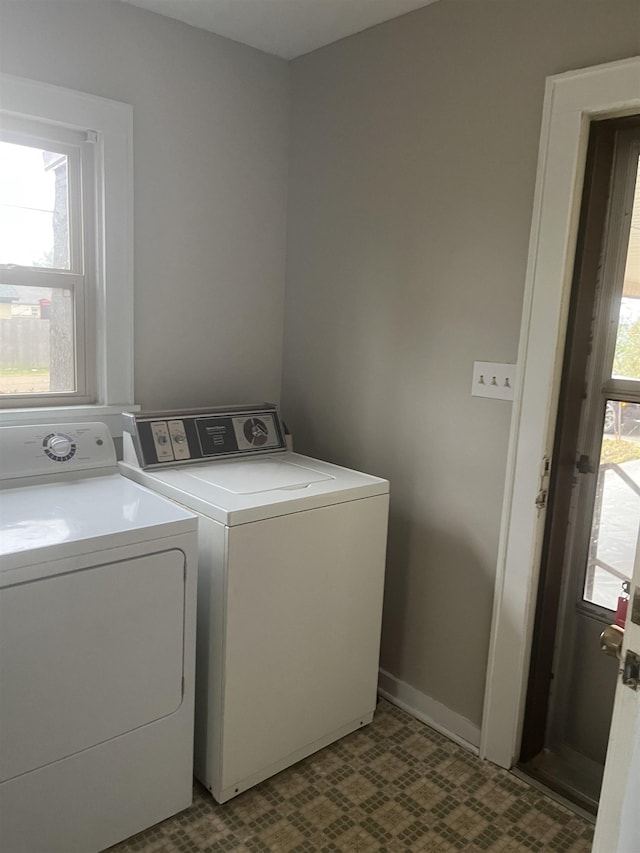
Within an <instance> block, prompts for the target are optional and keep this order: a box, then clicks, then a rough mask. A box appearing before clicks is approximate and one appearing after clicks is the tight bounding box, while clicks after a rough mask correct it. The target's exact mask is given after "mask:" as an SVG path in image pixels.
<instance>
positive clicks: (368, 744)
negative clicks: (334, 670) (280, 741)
mask: <svg viewBox="0 0 640 853" xmlns="http://www.w3.org/2000/svg"><path fill="white" fill-rule="evenodd" d="M592 835H593V827H592V825H591V824H590V823H588V822H587V821H586V820H583V819H582V818H580V817H578V816H577V815H575V814H573V813H572V812H570V811H568V810H567V809H565V808H564V807H563V806H561V805H558V804H557V803H555V802H554V801H553V800H550V799H548V798H547V797H545V796H544V795H543V794H541V793H539V792H538V791H536V790H534V789H533V788H531V787H529V786H528V785H527V784H526V783H524V782H522V781H520V780H519V779H516V778H515V777H513V776H512V775H511V774H509V773H508V772H506V771H505V770H501V769H500V768H498V767H495V766H494V765H492V764H489V763H488V762H486V761H480V760H479V759H478V758H476V757H475V756H473V755H472V754H470V753H469V752H467V751H466V750H465V749H463V748H462V747H459V746H457V745H456V744H455V743H453V742H451V741H450V740H448V739H447V738H445V737H443V736H442V735H440V734H438V733H437V732H435V731H434V730H433V729H430V728H428V727H427V726H425V725H423V724H422V723H420V722H418V721H417V720H415V719H414V718H413V717H411V716H409V715H408V714H406V713H404V712H403V711H401V710H400V709H399V708H396V707H395V706H393V705H391V704H389V703H388V702H385V701H384V700H383V701H381V702H380V703H379V705H378V708H377V711H376V714H375V718H374V721H373V723H371V725H369V726H367V727H366V728H364V729H360V730H359V731H356V732H354V733H353V734H351V735H349V736H347V737H346V738H343V739H342V740H340V741H338V743H335V744H333V745H331V746H329V747H327V748H326V749H323V750H321V751H320V752H318V753H316V754H315V755H312V756H310V757H309V758H307V759H305V760H304V761H302V762H300V763H299V764H297V765H295V766H294V767H291V768H289V769H288V770H284V771H283V772H282V773H279V774H278V775H277V776H274V777H273V778H271V779H268V780H267V781H265V782H263V783H262V784H260V785H258V786H256V787H255V788H252V789H251V790H249V791H246V792H245V793H244V794H241V795H240V796H238V797H236V798H235V799H233V800H230V801H229V802H228V803H226V804H225V805H223V806H219V805H217V804H216V803H215V802H214V801H213V800H212V799H211V797H210V795H209V794H208V792H207V791H206V790H205V789H204V788H203V787H201V786H200V785H196V788H195V791H194V802H193V805H192V806H191V808H189V809H187V810H186V811H184V812H182V813H181V814H179V815H176V816H175V817H173V818H171V819H169V820H166V821H164V822H163V823H160V824H158V825H157V826H154V827H152V828H151V829H149V830H147V831H146V832H143V833H141V834H140V835H136V836H134V837H133V838H130V839H128V841H126V842H123V843H122V844H118V845H116V846H115V847H112V848H111V849H110V853H214V851H230V853H247V852H248V851H251V853H265V851H278V853H314V851H318V853H334V851H354V853H356V852H357V853H395V851H405V853H406V851H433V853H440V851H443V853H444V851H455V850H469V851H472V850H491V851H496V853H511V851H521V850H526V851H530V850H541V851H567V853H568V851H571V852H572V853H578V851H585V853H586V851H589V850H590V849H591V838H592Z"/></svg>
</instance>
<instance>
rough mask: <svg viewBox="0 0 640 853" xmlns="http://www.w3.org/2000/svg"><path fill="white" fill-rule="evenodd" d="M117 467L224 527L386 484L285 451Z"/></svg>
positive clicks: (355, 496) (374, 491) (372, 491)
mask: <svg viewBox="0 0 640 853" xmlns="http://www.w3.org/2000/svg"><path fill="white" fill-rule="evenodd" d="M120 470H121V471H122V473H123V474H125V476H127V477H131V478H132V479H134V480H136V482H138V483H142V485H145V486H148V487H149V488H150V489H154V490H155V491H158V492H160V494H162V495H165V496H166V497H168V498H172V499H173V500H175V501H178V502H179V503H181V504H183V505H184V506H186V507H188V508H189V509H191V510H194V511H195V512H199V513H201V514H202V515H205V516H208V517H209V518H212V519H214V520H215V521H219V522H221V523H222V524H226V525H228V526H232V525H235V524H246V523H248V522H251V521H261V520H264V519H268V518H275V517H276V516H279V515H288V514H289V513H293V512H302V511H303V510H308V509H316V508H318V507H323V506H331V505H332V504H339V503H344V502H346V501H352V500H359V499H360V498H366V497H371V496H373V495H383V494H387V493H388V491H389V483H388V482H387V480H383V479H381V478H380V477H372V476H370V475H369V474H361V473H360V472H359V471H352V470H350V469H349V468H341V467H339V466H338V465H333V464H331V463H329V462H321V461H320V460H318V459H310V458H309V457H308V456H301V455H300V454H298V453H289V452H285V453H277V454H273V455H272V456H261V457H256V458H251V459H247V458H242V459H220V460H218V461H212V462H206V463H205V464H201V463H198V464H195V465H191V466H189V467H186V466H184V467H178V466H176V467H175V468H163V469H162V470H158V469H155V470H148V469H147V470H142V469H141V468H139V467H138V466H135V465H130V464H128V463H125V462H121V463H120Z"/></svg>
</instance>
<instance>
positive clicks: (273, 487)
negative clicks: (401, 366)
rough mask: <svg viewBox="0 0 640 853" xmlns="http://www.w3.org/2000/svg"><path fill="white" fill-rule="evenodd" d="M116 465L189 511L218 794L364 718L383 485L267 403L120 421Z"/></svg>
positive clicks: (206, 748)
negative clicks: (300, 433)
mask: <svg viewBox="0 0 640 853" xmlns="http://www.w3.org/2000/svg"><path fill="white" fill-rule="evenodd" d="M124 459H125V461H124V463H121V470H122V473H124V474H125V475H126V476H128V477H132V478H133V479H135V480H136V481H137V482H138V483H142V484H144V485H146V486H148V487H149V488H152V489H155V490H156V491H158V492H160V493H161V494H162V495H165V496H166V497H169V498H171V499H173V500H175V501H177V502H178V503H179V504H181V505H183V506H185V507H188V508H189V509H191V510H193V511H194V512H197V513H198V515H199V571H198V629H197V633H198V636H197V655H196V658H197V664H196V667H197V669H196V671H197V675H196V745H195V775H196V776H197V778H199V779H200V780H201V781H202V782H203V783H204V784H205V785H206V786H207V787H208V788H209V790H210V791H211V793H212V794H213V796H214V798H215V799H216V800H217V801H218V802H224V801H226V800H228V799H230V798H231V797H233V796H235V795H236V794H238V793H240V792H241V791H243V790H245V789H246V788H249V787H251V786H252V785H255V784H256V783H258V782H260V781H262V780H263V779H266V778H267V777H269V776H271V775H273V774H274V773H277V772H278V771H280V770H282V769H284V768H285V767H288V766H289V765H291V764H293V763H294V762H296V761H298V760H300V759H301V758H304V757H305V756H307V755H309V754H311V753H312V752H314V751H316V750H318V749H320V748H321V747H324V746H326V745H327V744H329V743H331V742H332V741H334V740H337V739H338V738H340V737H342V736H343V735H346V734H348V733H349V732H351V731H353V730H354V729H356V728H358V727H359V726H362V725H365V724H366V723H368V722H370V721H371V719H372V718H373V712H374V709H375V704H376V688H377V680H378V656H379V646H380V625H381V613H382V595H383V583H384V565H385V550H386V538H387V516H388V501H389V494H388V492H389V484H388V482H387V481H386V480H383V479H380V478H378V477H371V476H368V475H366V474H361V473H358V472H356V471H350V470H347V469H345V468H340V467H338V466H336V465H330V464H328V463H325V462H320V461H318V460H316V459H310V458H308V457H306V456H301V455H299V454H297V453H293V452H290V451H288V450H287V448H286V443H285V436H284V431H283V427H282V423H281V421H280V418H279V416H278V412H277V410H276V408H275V407H274V406H271V405H269V404H262V405H261V406H252V407H237V408H232V409H225V410H222V409H209V410H202V411H190V412H180V413H178V412H165V413H156V414H142V415H125V434H124Z"/></svg>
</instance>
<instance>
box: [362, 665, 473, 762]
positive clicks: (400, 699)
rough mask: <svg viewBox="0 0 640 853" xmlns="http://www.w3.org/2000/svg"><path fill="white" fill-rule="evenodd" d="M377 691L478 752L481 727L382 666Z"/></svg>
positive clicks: (442, 732)
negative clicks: (386, 670)
mask: <svg viewBox="0 0 640 853" xmlns="http://www.w3.org/2000/svg"><path fill="white" fill-rule="evenodd" d="M378 693H379V694H380V695H381V696H382V697H383V698H384V699H388V700H389V702H391V703H392V704H394V705H397V706H398V708H402V710H403V711H406V712H407V713H408V714H411V716H412V717H415V718H416V719H417V720H420V721H421V722H423V723H426V725H428V726H431V728H432V729H435V730H436V731H437V732H440V734H442V735H444V736H445V737H448V738H450V739H451V740H453V741H455V742H456V743H457V744H459V745H460V746H463V747H465V749H468V750H470V751H471V752H473V753H474V754H475V755H478V753H479V746H480V728H479V726H476V725H475V724H474V723H472V722H471V720H467V718H466V717H463V716H462V715H460V714H456V712H455V711H452V710H451V709H450V708H447V707H446V705H442V704H441V703H440V702H437V701H436V700H435V699H432V698H431V696H427V695H426V694H425V693H421V692H420V691H419V690H416V688H415V687H412V686H411V685H410V684H407V683H406V682H405V681H400V680H399V679H397V678H395V677H394V676H393V675H391V674H390V673H388V672H385V670H384V669H381V670H379V674H378Z"/></svg>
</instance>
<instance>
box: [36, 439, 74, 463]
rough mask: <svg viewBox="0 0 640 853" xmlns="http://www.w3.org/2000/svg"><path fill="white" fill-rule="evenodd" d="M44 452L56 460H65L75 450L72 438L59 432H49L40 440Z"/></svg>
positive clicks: (69, 457)
mask: <svg viewBox="0 0 640 853" xmlns="http://www.w3.org/2000/svg"><path fill="white" fill-rule="evenodd" d="M42 446H43V447H44V452H45V453H46V454H47V456H48V457H49V458H50V459H53V460H54V461H56V462H66V460H67V459H71V457H72V456H73V455H74V453H75V452H76V446H75V444H74V442H73V439H72V438H70V437H69V436H68V435H65V434H64V433H61V432H52V433H50V434H49V435H48V436H47V437H46V438H45V440H44V441H43V442H42Z"/></svg>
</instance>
